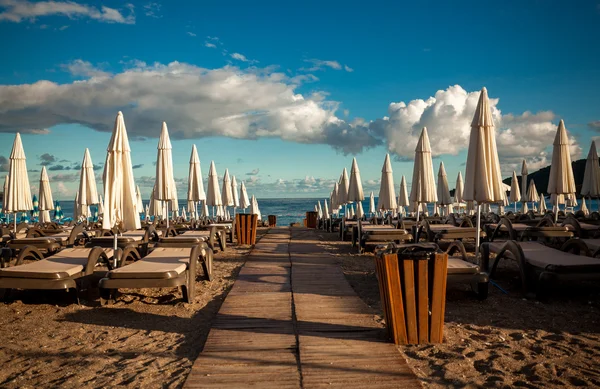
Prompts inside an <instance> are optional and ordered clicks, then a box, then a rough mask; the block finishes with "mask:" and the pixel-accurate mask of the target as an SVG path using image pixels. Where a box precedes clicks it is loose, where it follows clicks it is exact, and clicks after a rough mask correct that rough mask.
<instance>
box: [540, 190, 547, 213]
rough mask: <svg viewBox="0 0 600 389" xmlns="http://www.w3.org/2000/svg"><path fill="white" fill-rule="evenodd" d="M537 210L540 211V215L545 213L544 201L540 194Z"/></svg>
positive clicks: (542, 195)
mask: <svg viewBox="0 0 600 389" xmlns="http://www.w3.org/2000/svg"><path fill="white" fill-rule="evenodd" d="M538 209H539V211H540V213H541V214H544V213H546V209H547V208H546V199H545V198H544V194H543V193H540V204H539V206H538Z"/></svg>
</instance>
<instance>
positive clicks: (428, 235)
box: [416, 218, 485, 243]
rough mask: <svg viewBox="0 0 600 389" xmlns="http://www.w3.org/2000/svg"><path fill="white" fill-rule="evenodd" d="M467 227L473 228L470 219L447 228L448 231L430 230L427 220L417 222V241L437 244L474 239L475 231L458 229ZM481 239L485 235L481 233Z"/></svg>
mask: <svg viewBox="0 0 600 389" xmlns="http://www.w3.org/2000/svg"><path fill="white" fill-rule="evenodd" d="M462 227H469V228H473V223H472V222H471V219H469V218H465V219H464V220H463V221H462V223H461V224H460V226H458V227H453V228H449V229H448V230H439V231H435V230H432V229H431V227H430V223H429V221H428V220H422V221H420V222H419V226H418V231H417V232H416V234H417V235H416V236H418V237H419V240H421V239H423V238H425V239H426V240H427V241H428V242H432V243H437V242H438V241H440V240H442V239H451V240H463V239H475V237H476V234H477V231H473V230H470V231H461V230H460V228H462ZM481 238H482V239H483V238H485V233H484V232H483V231H482V233H481Z"/></svg>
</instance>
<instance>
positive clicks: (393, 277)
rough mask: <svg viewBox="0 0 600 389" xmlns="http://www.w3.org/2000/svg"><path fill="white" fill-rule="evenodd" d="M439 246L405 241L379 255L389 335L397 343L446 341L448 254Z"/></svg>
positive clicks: (383, 305)
mask: <svg viewBox="0 0 600 389" xmlns="http://www.w3.org/2000/svg"><path fill="white" fill-rule="evenodd" d="M436 248H437V246H436V245H431V244H413V245H402V247H401V248H399V249H391V250H387V251H384V252H381V253H379V254H378V255H377V257H376V259H375V261H376V266H377V276H378V279H379V293H380V295H381V305H382V308H383V312H384V315H385V322H386V326H387V331H388V336H389V338H390V339H391V340H392V341H393V342H394V343H395V344H419V343H441V342H442V341H443V335H444V314H445V311H446V278H447V273H448V254H446V253H437V252H435V251H436V250H435V249H436Z"/></svg>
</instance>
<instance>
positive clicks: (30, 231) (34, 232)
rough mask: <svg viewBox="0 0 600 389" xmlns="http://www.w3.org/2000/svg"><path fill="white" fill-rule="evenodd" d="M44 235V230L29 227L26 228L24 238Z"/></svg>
mask: <svg viewBox="0 0 600 389" xmlns="http://www.w3.org/2000/svg"><path fill="white" fill-rule="evenodd" d="M44 236H46V234H45V233H44V231H42V230H40V229H39V228H37V227H30V228H29V229H28V230H27V235H25V237H26V238H41V237H44Z"/></svg>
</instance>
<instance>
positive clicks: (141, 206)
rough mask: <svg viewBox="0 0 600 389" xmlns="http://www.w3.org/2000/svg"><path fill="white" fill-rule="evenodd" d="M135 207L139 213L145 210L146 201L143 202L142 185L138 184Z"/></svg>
mask: <svg viewBox="0 0 600 389" xmlns="http://www.w3.org/2000/svg"><path fill="white" fill-rule="evenodd" d="M135 207H136V210H137V213H142V212H144V203H143V202H142V192H140V187H139V186H138V185H136V186H135Z"/></svg>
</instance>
